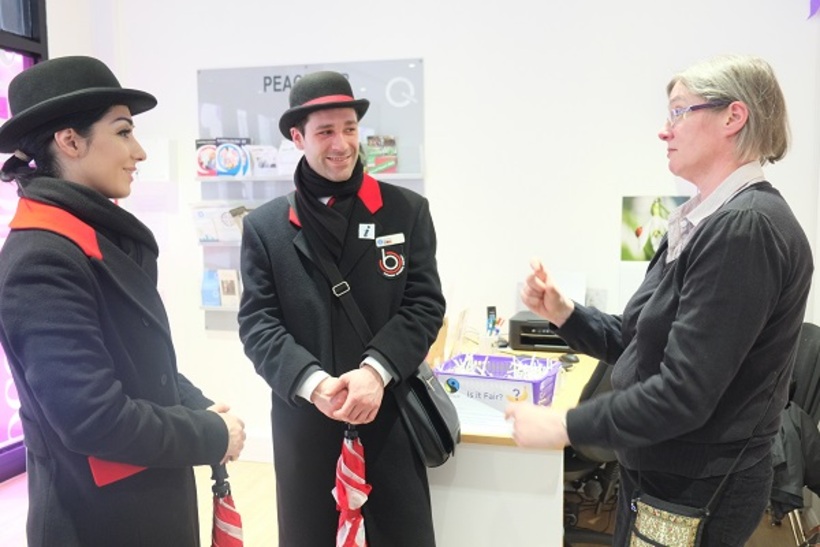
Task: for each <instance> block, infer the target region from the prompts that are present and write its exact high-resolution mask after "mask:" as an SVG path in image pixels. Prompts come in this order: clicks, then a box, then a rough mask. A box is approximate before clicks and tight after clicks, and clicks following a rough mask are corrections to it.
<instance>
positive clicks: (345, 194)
mask: <svg viewBox="0 0 820 547" xmlns="http://www.w3.org/2000/svg"><path fill="white" fill-rule="evenodd" d="M363 179H364V167H363V166H362V162H361V161H358V160H357V161H356V167H355V168H354V169H353V173H352V174H351V175H350V178H349V179H347V180H346V181H342V182H333V181H330V180H327V179H326V178H324V177H322V176H321V175H319V174H318V173H317V172H316V171H314V170H313V168H312V167H311V166H310V165H308V162H307V160H306V159H305V158H304V156H303V157H302V159H301V160H299V165H298V166H297V167H296V172H295V173H294V176H293V182H294V184H295V186H296V213H297V214H298V215H299V221H300V222H301V223H302V228H303V229H305V230H309V231H310V233H311V235H314V236H315V238H313V239H315V240H318V241H321V242H322V244H323V245H324V247H325V248H326V249H327V250H328V251H329V252H330V254H331V255H332V256H333V258H334V259H335V261H336V262H337V263H338V262H339V259H340V258H341V256H342V247H343V245H344V238H345V234H346V233H347V225H348V220H349V218H350V212H351V211H352V210H353V204H354V201H355V198H356V194H357V193H358V191H359V188H361V187H362V180H363ZM323 197H332V198H333V206H332V207H328V206H327V205H325V204H324V203H322V202H321V201H320V200H319V198H323Z"/></svg>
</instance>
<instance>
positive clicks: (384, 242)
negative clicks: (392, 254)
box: [376, 232, 404, 247]
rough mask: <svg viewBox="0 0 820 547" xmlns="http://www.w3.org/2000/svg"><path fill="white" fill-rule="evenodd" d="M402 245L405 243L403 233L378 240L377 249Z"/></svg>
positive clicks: (378, 238)
mask: <svg viewBox="0 0 820 547" xmlns="http://www.w3.org/2000/svg"><path fill="white" fill-rule="evenodd" d="M402 243H404V234H403V233H401V232H399V233H398V234H390V235H389V236H379V237H377V238H376V247H389V246H390V245H401V244H402Z"/></svg>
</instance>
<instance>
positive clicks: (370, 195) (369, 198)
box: [288, 173, 384, 228]
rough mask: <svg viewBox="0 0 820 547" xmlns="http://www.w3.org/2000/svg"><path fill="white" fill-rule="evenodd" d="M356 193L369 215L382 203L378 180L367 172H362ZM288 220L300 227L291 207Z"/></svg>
mask: <svg viewBox="0 0 820 547" xmlns="http://www.w3.org/2000/svg"><path fill="white" fill-rule="evenodd" d="M356 195H358V196H359V199H360V200H362V203H364V206H365V207H367V210H368V211H370V214H371V215H372V214H375V213H376V211H378V210H379V209H381V208H382V205H384V202H383V201H382V191H381V189H380V188H379V182H378V181H377V180H376V179H374V178H373V177H371V176H370V175H368V174H367V173H365V174H364V177H363V179H362V186H361V187H360V188H359V191H358V193H357V194H356ZM288 220H290V222H291V223H292V224H294V225H295V226H298V227H300V228H301V227H302V223H301V222H299V217H298V216H297V215H296V210H295V209H294V208H293V207H291V208H290V210H289V211H288Z"/></svg>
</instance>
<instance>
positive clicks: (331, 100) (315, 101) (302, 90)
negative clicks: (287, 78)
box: [279, 70, 370, 140]
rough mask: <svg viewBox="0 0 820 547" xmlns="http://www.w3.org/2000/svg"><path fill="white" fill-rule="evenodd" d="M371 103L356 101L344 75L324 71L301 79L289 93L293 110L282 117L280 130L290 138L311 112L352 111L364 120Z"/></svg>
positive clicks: (362, 100) (365, 100)
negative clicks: (349, 109)
mask: <svg viewBox="0 0 820 547" xmlns="http://www.w3.org/2000/svg"><path fill="white" fill-rule="evenodd" d="M369 106H370V101H368V100H367V99H355V98H354V97H353V89H352V88H351V87H350V82H348V81H347V78H345V77H344V75H343V74H339V73H338V72H332V71H329V70H324V71H321V72H313V73H312V74H307V75H305V76H302V77H301V78H299V80H298V81H297V82H296V84H294V86H293V89H291V90H290V108H289V109H288V110H286V111H285V113H284V114H282V117H281V118H279V131H281V132H282V135H284V136H285V138H286V139H288V140H291V138H290V128H291V127H295V126H296V125H298V124H299V122H301V121H302V120H304V119H305V118H306V117H307V116H308V114H310V113H311V112H316V111H317V110H326V109H329V108H352V109H353V110H355V111H356V116H357V117H358V119H362V116H364V114H365V112H367V108H368V107H369Z"/></svg>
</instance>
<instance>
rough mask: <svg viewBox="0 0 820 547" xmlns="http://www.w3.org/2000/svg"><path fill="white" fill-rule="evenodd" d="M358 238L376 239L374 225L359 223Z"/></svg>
mask: <svg viewBox="0 0 820 547" xmlns="http://www.w3.org/2000/svg"><path fill="white" fill-rule="evenodd" d="M359 239H376V225H375V224H359Z"/></svg>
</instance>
